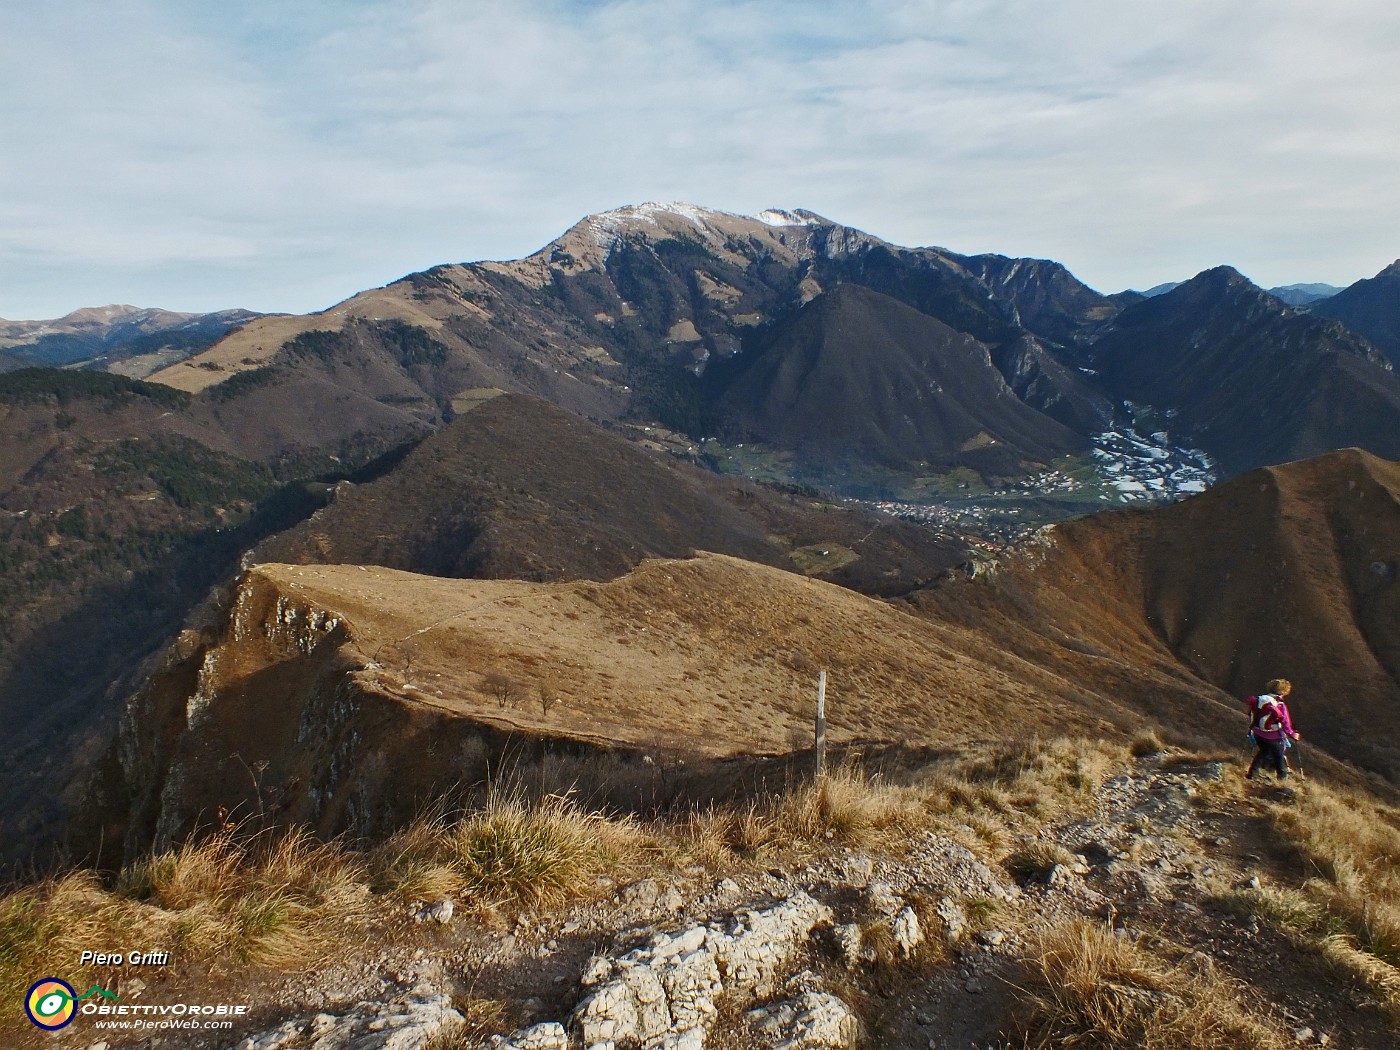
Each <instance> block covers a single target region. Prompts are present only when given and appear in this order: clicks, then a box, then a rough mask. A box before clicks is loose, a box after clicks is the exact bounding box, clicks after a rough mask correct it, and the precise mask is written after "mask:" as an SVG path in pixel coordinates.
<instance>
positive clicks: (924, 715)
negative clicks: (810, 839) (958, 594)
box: [102, 554, 1208, 851]
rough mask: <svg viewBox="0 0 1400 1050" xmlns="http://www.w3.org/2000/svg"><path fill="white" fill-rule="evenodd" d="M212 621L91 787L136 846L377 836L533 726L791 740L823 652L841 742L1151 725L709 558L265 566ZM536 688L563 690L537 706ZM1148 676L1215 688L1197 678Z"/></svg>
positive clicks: (942, 740)
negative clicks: (206, 824) (601, 579)
mask: <svg viewBox="0 0 1400 1050" xmlns="http://www.w3.org/2000/svg"><path fill="white" fill-rule="evenodd" d="M217 632H218V634H219V638H218V640H217V641H216V642H206V643H203V644H202V645H196V644H194V639H193V637H192V636H191V637H190V638H187V640H186V644H185V645H184V647H183V648H180V649H178V650H175V651H172V654H171V657H170V660H169V662H168V663H167V666H166V670H165V671H164V672H163V673H162V674H159V675H157V676H156V677H155V678H154V679H153V680H152V682H151V683H150V684H149V685H148V687H147V688H146V690H145V691H144V692H143V693H142V694H141V695H140V696H138V697H137V698H136V699H135V701H134V702H133V703H132V704H131V705H130V707H129V709H128V712H127V716H126V719H125V721H124V725H123V728H122V735H121V739H122V740H123V741H124V742H125V743H124V745H123V747H122V748H120V749H118V750H117V751H115V752H114V756H113V758H114V761H116V760H118V759H119V765H120V768H121V772H120V774H119V778H118V780H117V782H115V783H113V782H110V781H109V782H105V783H104V787H103V791H102V795H103V797H105V798H106V800H107V802H108V804H109V805H113V809H114V810H116V811H119V812H120V813H121V814H122V815H123V817H125V816H126V815H127V814H128V813H129V814H130V815H131V816H130V823H128V824H127V825H126V827H125V828H123V827H121V826H120V820H121V818H118V820H116V821H114V822H113V823H112V824H110V825H109V826H108V828H107V829H106V832H105V834H106V835H107V838H108V841H116V840H117V839H116V838H113V836H117V837H118V838H119V837H121V836H123V835H124V837H125V839H126V842H127V848H128V850H129V851H132V850H137V851H139V850H140V849H142V848H144V847H145V846H147V845H148V844H149V842H150V841H151V839H152V837H154V838H156V839H158V840H161V841H169V840H170V839H171V838H172V837H178V836H179V835H180V834H183V833H184V831H185V830H186V829H188V828H189V827H190V826H191V825H192V824H194V823H197V822H198V821H200V820H201V819H205V820H207V819H209V817H210V816H211V815H212V814H213V813H214V812H215V811H216V810H217V809H218V808H219V807H223V808H224V809H226V810H229V811H232V812H237V813H245V814H246V813H249V812H254V811H257V812H261V813H262V815H263V816H265V817H269V818H272V819H275V820H278V821H284V820H285V821H306V822H309V823H311V824H313V825H315V826H316V827H317V828H318V829H319V830H320V831H322V832H325V833H330V832H336V831H341V830H345V829H352V830H354V831H355V832H357V833H361V834H365V833H375V832H382V831H383V830H384V829H385V827H387V826H390V825H392V824H393V823H394V822H396V821H398V820H402V819H404V818H405V817H406V816H407V815H409V814H410V813H411V811H412V809H413V808H414V806H416V805H421V804H422V803H423V802H424V801H425V800H427V799H430V798H433V797H435V796H436V795H437V794H439V793H441V792H442V791H444V790H446V789H447V788H449V787H451V786H452V785H454V784H462V783H467V784H470V783H472V782H473V781H475V780H478V779H479V778H481V777H484V776H485V775H486V773H487V770H488V767H491V768H494V766H496V765H498V764H499V762H500V761H501V756H502V755H503V754H510V753H512V752H513V753H515V754H517V755H519V754H521V753H523V752H524V751H525V750H529V749H534V750H536V751H537V750H538V748H539V747H541V746H544V745H548V746H552V747H562V748H566V749H567V748H569V747H579V746H586V747H604V748H617V747H620V748H623V749H637V750H642V751H649V750H655V749H658V748H660V749H666V750H674V751H677V752H681V753H684V754H689V755H694V756H696V757H703V756H707V755H708V756H723V755H735V754H754V753H758V754H774V753H780V752H785V751H789V750H791V749H792V748H793V747H795V746H803V745H804V744H805V742H806V741H807V740H808V739H809V725H810V722H811V718H812V714H813V706H814V693H815V685H816V677H817V669H818V668H819V667H821V668H826V669H827V670H828V671H829V672H830V676H831V678H830V689H829V693H828V700H829V721H830V733H831V737H832V739H833V740H834V741H835V742H838V743H839V742H843V741H845V742H852V741H883V742H890V743H900V744H909V745H921V744H927V745H947V744H953V743H957V742H963V741H968V740H973V739H987V738H1001V737H1004V736H1006V735H1008V734H1011V735H1017V736H1021V735H1025V734H1028V733H1033V732H1037V731H1046V732H1049V731H1055V732H1059V731H1078V732H1086V733H1091V734H1094V735H1110V736H1116V735H1121V734H1123V733H1127V732H1131V731H1132V730H1133V729H1134V728H1135V727H1138V726H1141V725H1143V724H1144V722H1145V721H1146V720H1145V719H1144V718H1143V717H1142V716H1141V714H1140V713H1139V712H1134V711H1132V710H1130V709H1128V708H1126V707H1125V706H1123V705H1121V704H1119V703H1117V702H1116V701H1115V700H1114V699H1113V698H1111V697H1107V696H1099V695H1094V694H1092V693H1089V692H1087V691H1086V690H1085V689H1084V688H1083V687H1082V686H1081V685H1080V684H1078V683H1075V682H1072V681H1070V680H1067V679H1065V678H1063V677H1060V676H1059V675H1057V674H1055V673H1054V672H1053V671H1052V670H1049V669H1046V668H1043V667H1039V666H1036V665H1035V664H1033V663H1030V662H1027V661H1025V660H1023V659H1021V658H1020V657H1018V656H1016V655H1013V654H1010V653H1005V652H1001V651H999V650H998V649H996V648H995V647H992V646H988V645H987V644H985V639H984V638H982V637H979V636H977V635H974V634H973V633H971V632H969V631H967V630H965V629H963V628H960V627H957V626H952V625H936V624H929V623H928V622H927V621H926V620H923V619H920V618H919V617H916V616H911V615H910V614H909V613H907V612H904V611H902V610H900V609H898V608H895V607H893V606H891V605H888V604H885V603H883V602H880V601H877V600H874V599H871V598H867V597H863V596H861V595H858V594H854V593H852V592H851V591H849V590H846V589H843V588H840V587H834V586H831V585H829V584H825V583H821V582H819V581H814V580H811V579H808V578H804V577H802V576H798V575H795V574H792V573H788V572H783V571H781V570H778V569H774V568H770V567H767V566H761V565H755V564H752V563H749V562H744V561H740V560H738V559H734V558H729V557H724V556H721V555H712V554H706V555H701V556H698V557H696V558H694V559H690V560H685V561H675V560H669V561H648V562H646V563H644V564H643V565H641V566H640V567H639V568H638V569H636V570H635V571H634V572H632V573H631V574H630V575H628V576H626V577H624V578H623V579H620V580H616V581H613V582H611V583H605V584H598V583H593V582H588V581H578V582H573V583H565V584H531V583H523V582H519V581H480V580H471V581H463V580H444V579H436V578H431V577H424V576H417V575H413V574H409V573H403V572H398V571H395V570H390V569H384V568H378V567H367V566H348V565H343V566H315V567H312V566H288V565H263V566H259V567H257V568H255V569H253V570H251V571H250V572H249V573H248V574H247V575H246V576H245V577H244V579H243V581H242V582H241V584H240V587H239V589H238V593H237V595H236V597H235V598H234V600H233V604H232V610H231V612H230V613H229V615H228V618H227V620H226V621H225V622H224V623H223V624H222V625H221V626H219V627H218V628H217ZM541 688H543V689H544V690H545V693H546V695H547V696H552V697H557V698H558V700H559V703H558V705H557V706H554V707H552V708H551V709H550V710H549V711H548V712H546V711H545V710H544V709H543V705H542V704H541V702H540V690H541ZM1156 688H1157V689H1158V690H1159V691H1161V692H1162V693H1163V694H1164V695H1173V694H1175V700H1176V702H1178V703H1181V704H1186V703H1188V702H1194V703H1196V704H1197V706H1198V707H1202V708H1204V707H1205V706H1206V705H1207V700H1206V698H1205V697H1204V696H1203V695H1202V694H1203V693H1205V692H1208V691H1206V690H1202V689H1201V688H1200V687H1199V686H1197V687H1195V688H1194V690H1193V689H1191V688H1190V687H1188V686H1185V685H1183V684H1181V683H1178V682H1173V681H1172V680H1171V679H1168V678H1163V677H1159V678H1158V679H1157V681H1156ZM551 741H552V742H553V743H552V744H549V742H551ZM129 800H135V802H134V805H131V806H130V808H129V809H128V806H129V805H130V803H129Z"/></svg>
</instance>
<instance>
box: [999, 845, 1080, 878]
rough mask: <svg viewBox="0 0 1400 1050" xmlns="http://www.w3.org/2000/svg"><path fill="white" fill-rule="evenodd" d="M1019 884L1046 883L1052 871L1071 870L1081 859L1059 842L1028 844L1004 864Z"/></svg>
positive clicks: (1015, 852) (1013, 853)
mask: <svg viewBox="0 0 1400 1050" xmlns="http://www.w3.org/2000/svg"><path fill="white" fill-rule="evenodd" d="M1002 863H1003V864H1004V865H1005V867H1006V870H1007V871H1009V872H1011V874H1012V875H1013V876H1014V877H1015V878H1016V881H1017V882H1020V883H1027V882H1033V881H1044V880H1045V879H1046V877H1048V876H1049V874H1050V872H1051V870H1052V869H1054V868H1057V867H1061V868H1070V869H1072V868H1073V867H1074V866H1075V865H1076V864H1078V863H1079V858H1078V857H1076V856H1075V855H1074V854H1073V853H1071V852H1070V851H1069V850H1068V849H1066V848H1065V847H1064V846H1061V845H1060V844H1059V843H1058V842H1041V841H1038V840H1037V841H1033V842H1028V843H1026V844H1025V845H1023V846H1021V847H1020V848H1019V849H1017V850H1015V851H1014V852H1012V854H1011V855H1010V856H1009V857H1007V858H1006V859H1005V860H1004V861H1003V862H1002Z"/></svg>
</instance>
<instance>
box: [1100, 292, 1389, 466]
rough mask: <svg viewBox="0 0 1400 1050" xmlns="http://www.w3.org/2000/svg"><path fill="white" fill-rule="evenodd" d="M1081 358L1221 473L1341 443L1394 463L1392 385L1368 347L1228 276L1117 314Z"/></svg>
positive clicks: (1120, 396) (1119, 396)
mask: <svg viewBox="0 0 1400 1050" xmlns="http://www.w3.org/2000/svg"><path fill="white" fill-rule="evenodd" d="M1089 357H1090V360H1091V361H1092V362H1093V364H1094V366H1095V368H1096V369H1098V370H1099V372H1100V377H1101V380H1102V382H1103V384H1104V385H1105V386H1106V387H1107V388H1108V389H1109V391H1110V392H1111V393H1112V395H1113V396H1114V397H1115V398H1117V399H1120V400H1126V401H1133V402H1137V403H1142V404H1146V405H1151V406H1153V407H1154V408H1156V409H1158V410H1160V411H1162V412H1164V413H1167V414H1168V415H1169V416H1170V417H1171V418H1172V423H1171V428H1172V429H1173V430H1174V431H1180V432H1181V435H1182V437H1184V438H1186V439H1188V440H1189V441H1190V442H1191V443H1194V444H1196V445H1198V446H1199V447H1201V448H1204V449H1205V450H1206V451H1207V452H1209V453H1211V455H1213V456H1215V457H1216V458H1217V459H1218V460H1219V461H1220V463H1221V465H1222V466H1223V467H1224V468H1225V470H1226V472H1227V473H1238V472H1239V471H1241V470H1246V469H1248V468H1250V467H1253V466H1257V465H1260V464H1266V463H1279V462H1283V461H1285V460H1290V459H1299V458H1303V457H1306V456H1313V455H1317V454H1320V453H1323V452H1328V451H1331V450H1333V449H1336V448H1345V447H1350V446H1353V445H1354V446H1359V447H1363V448H1367V449H1369V450H1370V451H1372V452H1374V453H1375V454H1377V455H1380V456H1384V457H1388V458H1392V459H1394V458H1400V379H1397V377H1396V375H1395V373H1394V372H1393V371H1392V370H1391V369H1390V367H1389V365H1388V364H1387V363H1386V362H1385V360H1384V359H1383V358H1382V357H1381V356H1380V355H1379V354H1378V353H1377V352H1376V350H1375V348H1374V347H1372V346H1371V345H1370V344H1369V343H1367V342H1366V341H1365V340H1363V339H1361V338H1359V337H1357V336H1355V335H1353V334H1352V333H1351V332H1349V331H1347V330H1346V329H1344V328H1343V327H1341V326H1340V325H1338V324H1337V323H1335V322H1331V321H1322V320H1318V319H1316V318H1313V317H1310V316H1308V315H1306V314H1301V313H1298V312H1296V311H1294V310H1292V309H1290V308H1289V307H1287V306H1285V305H1283V304H1282V303H1280V302H1279V301H1278V300H1276V299H1274V298H1273V297H1272V296H1270V295H1268V294H1267V293H1266V292H1264V291H1262V290H1261V289H1259V288H1257V287H1255V286H1254V285H1253V284H1251V283H1250V282H1249V281H1247V280H1246V279H1245V278H1243V277H1241V276H1240V275H1239V274H1238V273H1237V272H1236V271H1234V270H1232V269H1230V268H1229V267H1219V268H1217V269H1214V270H1207V271H1206V272H1204V273H1202V274H1199V275H1197V276H1196V277H1195V278H1193V279H1192V280H1190V281H1188V282H1187V283H1186V284H1184V285H1182V286H1180V287H1178V288H1175V289H1173V290H1172V291H1170V292H1167V293H1166V294H1164V295H1160V296H1156V297H1154V298H1151V299H1148V300H1145V301H1143V302H1141V303H1138V304H1135V305H1133V306H1130V307H1128V308H1127V309H1125V310H1124V311H1123V312H1122V313H1121V314H1119V315H1118V317H1117V318H1115V320H1114V321H1113V323H1112V325H1111V326H1110V327H1109V328H1108V329H1107V330H1106V331H1105V333H1104V334H1103V335H1102V336H1100V337H1099V338H1098V339H1097V340H1096V341H1095V342H1094V343H1093V346H1092V348H1091V350H1090V353H1089Z"/></svg>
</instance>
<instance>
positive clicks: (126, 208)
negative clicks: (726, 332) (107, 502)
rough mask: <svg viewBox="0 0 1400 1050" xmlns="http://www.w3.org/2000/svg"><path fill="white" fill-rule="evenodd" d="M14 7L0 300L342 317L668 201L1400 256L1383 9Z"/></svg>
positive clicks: (1188, 243) (434, 0)
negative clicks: (459, 270)
mask: <svg viewBox="0 0 1400 1050" xmlns="http://www.w3.org/2000/svg"><path fill="white" fill-rule="evenodd" d="M13 6H14V7H16V8H18V10H13V11H7V12H5V13H3V14H0V90H3V91H4V93H5V97H7V98H13V99H22V100H23V105H12V106H7V107H3V108H0V142H3V143H4V144H5V145H4V147H3V150H2V151H0V278H3V279H0V314H3V315H5V316H16V315H20V314H28V315H31V316H34V315H46V314H47V315H53V314H57V313H61V312H64V311H65V310H66V309H71V308H73V307H75V306H78V305H89V304H93V303H96V302H99V301H107V300H111V299H125V300H132V299H139V300H140V301H141V302H143V303H150V304H152V305H157V304H158V305H164V306H170V307H173V308H204V307H209V308H212V307H216V306H226V305H235V304H236V305H247V306H252V307H255V308H262V309H277V308H280V309H295V310H307V309H314V308H320V307H323V306H325V305H328V304H329V303H330V302H332V301H334V300H335V299H338V298H341V297H344V296H346V295H349V294H352V293H353V292H355V291H357V290H359V289H361V288H364V287H368V286H371V285H374V284H380V283H384V282H385V281H388V280H391V279H393V278H394V277H397V276H399V275H400V274H402V273H404V272H407V271H410V270H414V269H421V268H424V267H427V266H430V265H433V264H435V263H438V262H444V261H456V260H462V259H474V258H487V257H513V256H518V255H522V254H526V253H528V252H530V251H532V250H533V249H534V248H536V247H538V246H539V245H540V244H542V243H544V242H545V241H547V240H548V239H549V238H551V237H553V236H555V235H557V234H558V233H559V232H561V231H562V230H563V229H565V228H567V227H568V226H569V225H571V224H572V223H573V222H574V221H576V220H577V219H578V218H580V217H582V215H584V214H585V213H587V212H590V211H597V210H601V209H604V208H608V207H612V206H615V205H619V204H623V203H632V202H638V201H642V200H650V199H687V200H692V201H695V202H696V203H701V204H709V205H713V206H716V207H722V208H727V209H731V210H737V211H754V210H758V209H760V208H763V207H767V206H770V205H777V206H789V207H792V206H803V207H810V208H812V209H813V210H816V211H819V212H822V213H823V214H826V215H829V216H831V217H832V218H835V219H838V220H840V221H843V222H847V223H850V224H852V225H856V226H861V227H863V228H866V229H869V230H871V232H874V233H877V234H880V235H881V236H884V237H887V238H889V239H891V240H894V241H898V242H901V243H911V244H912V243H934V244H943V245H946V246H948V247H952V248H954V249H956V250H960V251H998V252H1002V253H1004V254H1031V255H1043V256H1050V257H1054V258H1059V259H1060V260H1062V261H1064V262H1065V263H1066V264H1067V265H1069V266H1070V267H1071V269H1073V270H1075V272H1076V273H1078V274H1079V275H1080V276H1081V277H1083V278H1084V279H1086V280H1088V281H1089V282H1090V283H1092V284H1095V285H1096V286H1098V287H1102V288H1105V289H1109V290H1111V289H1116V288H1118V287H1123V286H1128V285H1137V286H1146V285H1148V284H1152V283H1156V282H1157V281H1160V280H1167V279H1172V278H1180V277H1184V276H1189V275H1190V274H1191V273H1193V272H1195V271H1196V270H1199V269H1202V268H1204V267H1206V266H1210V265H1214V264H1216V263H1219V262H1230V263H1232V264H1234V265H1237V266H1239V267H1240V268H1241V269H1242V270H1244V271H1245V272H1246V273H1249V274H1250V275H1251V276H1253V277H1255V278H1256V279H1257V280H1260V281H1261V282H1262V283H1265V284H1269V283H1283V282H1286V281H1293V280H1331V281H1334V282H1338V283H1340V282H1343V281H1350V280H1354V279H1356V278H1358V277H1361V276H1367V275H1369V274H1370V273H1372V272H1374V271H1375V270H1378V269H1380V267H1381V266H1383V265H1384V264H1385V263H1386V262H1388V261H1389V260H1390V259H1391V258H1393V257H1394V256H1395V255H1397V254H1400V246H1397V245H1396V244H1394V243H1390V242H1389V240H1388V238H1389V236H1390V234H1389V232H1388V231H1393V230H1395V229H1400V222H1397V219H1400V214H1398V213H1400V200H1397V199H1396V198H1395V195H1394V193H1393V190H1392V184H1393V176H1392V174H1391V173H1392V172H1393V171H1394V170H1396V166H1397V161H1400V155H1397V154H1400V134H1397V131H1400V127H1397V122H1400V118H1397V116H1396V115H1395V114H1394V112H1393V108H1392V106H1391V102H1392V101H1393V99H1394V98H1395V97H1397V90H1396V89H1397V88H1400V69H1397V67H1396V66H1395V63H1394V62H1393V58H1392V56H1393V55H1394V54H1395V53H1396V50H1397V45H1400V14H1397V13H1395V12H1394V11H1393V10H1392V8H1391V7H1389V6H1386V5H1381V4H1379V3H1371V2H1360V0H1357V2H1352V3H1349V4H1346V5H1342V6H1341V7H1340V8H1337V9H1335V10H1330V11H1329V13H1328V15H1327V17H1326V18H1325V19H1323V18H1319V17H1318V16H1317V14H1316V9H1315V7H1314V6H1313V5H1311V4H1303V3H1301V2H1298V0H1270V2H1268V3H1264V2H1262V0H1239V2H1236V3H1231V4H1219V3H1218V2H1206V0H1181V2H1179V3H1174V4H1172V5H1146V4H1107V3H1104V2H1100V0H1092V2H1091V0H1065V2H1062V3H1060V4H1056V5H1045V4H1041V3H1034V2H1022V0H862V2H849V3H835V2H818V0H808V2H805V3H795V2H788V0H765V2H763V3H757V2H752V0H709V2H706V3H700V2H695V0H616V2H592V3H583V2H566V0H521V2H518V3H514V4H488V3H484V2H474V3H462V2H460V0H410V2H401V0H396V2H392V3H391V2H389V0H356V2H347V3H334V4H333V3H330V2H329V0H318V2H314V3H309V4H298V5H285V4H274V3H271V2H270V0H253V2H249V3H244V4H236V5H222V6H221V7H219V8H217V9H216V8H214V7H213V6H211V5H187V4H179V3H176V2H175V0H144V2H117V3H98V2H95V0H88V2H80V3H73V4H65V5H13ZM292 8H295V10H291V9H292Z"/></svg>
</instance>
